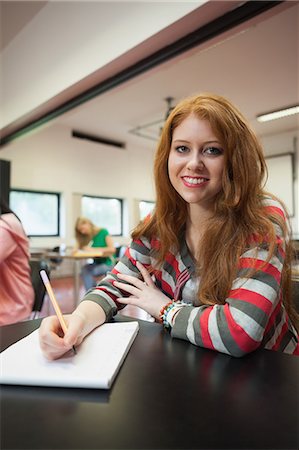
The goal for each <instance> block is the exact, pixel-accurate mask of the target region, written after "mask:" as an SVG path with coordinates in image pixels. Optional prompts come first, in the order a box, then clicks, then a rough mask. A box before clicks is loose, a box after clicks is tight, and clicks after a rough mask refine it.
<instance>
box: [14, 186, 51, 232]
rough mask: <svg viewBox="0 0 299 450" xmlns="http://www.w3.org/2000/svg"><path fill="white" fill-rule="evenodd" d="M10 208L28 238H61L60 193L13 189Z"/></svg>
mask: <svg viewBox="0 0 299 450" xmlns="http://www.w3.org/2000/svg"><path fill="white" fill-rule="evenodd" d="M9 206H10V208H11V209H12V211H13V212H14V213H16V215H17V216H18V217H19V219H20V220H21V222H22V224H23V227H24V229H25V231H26V233H27V235H28V236H33V237H35V236H59V221H60V194H59V193H57V192H39V191H24V190H20V189H11V191H10V194H9Z"/></svg>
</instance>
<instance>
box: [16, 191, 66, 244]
mask: <svg viewBox="0 0 299 450" xmlns="http://www.w3.org/2000/svg"><path fill="white" fill-rule="evenodd" d="M11 192H23V193H26V194H27V193H28V194H41V195H53V196H56V197H57V224H56V229H57V233H56V234H29V233H28V234H27V236H28V237H29V238H31V237H32V238H35V237H38V238H45V237H60V231H61V230H60V219H61V217H60V214H61V193H60V192H56V191H39V190H36V189H19V188H10V190H9V195H10V194H11ZM10 207H11V205H10ZM12 210H13V209H12ZM14 212H15V211H14ZM16 214H17V212H16Z"/></svg>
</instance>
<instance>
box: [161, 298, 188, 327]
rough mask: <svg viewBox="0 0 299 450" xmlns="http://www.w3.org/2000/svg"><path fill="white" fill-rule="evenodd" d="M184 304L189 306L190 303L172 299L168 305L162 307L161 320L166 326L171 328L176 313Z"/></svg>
mask: <svg viewBox="0 0 299 450" xmlns="http://www.w3.org/2000/svg"><path fill="white" fill-rule="evenodd" d="M184 306H188V303H185V302H181V301H179V302H176V301H175V300H171V301H170V302H168V303H166V305H164V306H163V308H161V311H160V315H159V320H160V322H161V323H163V325H164V327H165V328H170V327H171V326H172V325H173V319H174V317H175V316H176V314H177V313H178V312H179V310H180V309H182V308H183V307H184Z"/></svg>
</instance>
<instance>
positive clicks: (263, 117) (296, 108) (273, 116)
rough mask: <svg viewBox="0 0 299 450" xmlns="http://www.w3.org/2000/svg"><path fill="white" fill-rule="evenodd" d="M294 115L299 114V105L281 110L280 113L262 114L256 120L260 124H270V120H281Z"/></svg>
mask: <svg viewBox="0 0 299 450" xmlns="http://www.w3.org/2000/svg"><path fill="white" fill-rule="evenodd" d="M293 114H299V105H296V106H291V107H289V108H285V109H280V110H278V111H273V112H270V113H265V114H261V115H260V116H257V117H256V118H257V120H258V121H259V122H268V121H269V120H275V119H281V118H282V117H287V116H291V115H293Z"/></svg>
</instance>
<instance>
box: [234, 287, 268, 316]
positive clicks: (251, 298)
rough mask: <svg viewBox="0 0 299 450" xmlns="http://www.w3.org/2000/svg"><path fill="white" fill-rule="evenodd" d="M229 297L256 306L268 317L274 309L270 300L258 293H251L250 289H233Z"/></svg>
mask: <svg viewBox="0 0 299 450" xmlns="http://www.w3.org/2000/svg"><path fill="white" fill-rule="evenodd" d="M228 297H229V298H233V299H236V300H240V301H243V302H246V303H250V304H252V305H255V306H257V307H258V308H259V309H261V310H262V311H264V313H266V314H267V315H270V312H271V310H272V307H273V305H272V303H271V302H270V300H268V299H267V298H266V297H264V296H263V295H261V294H259V293H257V292H253V291H250V290H248V289H243V288H239V289H233V290H231V291H230V293H229V296H228Z"/></svg>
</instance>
